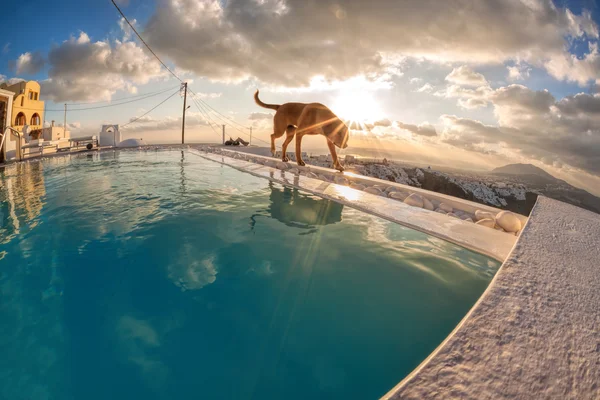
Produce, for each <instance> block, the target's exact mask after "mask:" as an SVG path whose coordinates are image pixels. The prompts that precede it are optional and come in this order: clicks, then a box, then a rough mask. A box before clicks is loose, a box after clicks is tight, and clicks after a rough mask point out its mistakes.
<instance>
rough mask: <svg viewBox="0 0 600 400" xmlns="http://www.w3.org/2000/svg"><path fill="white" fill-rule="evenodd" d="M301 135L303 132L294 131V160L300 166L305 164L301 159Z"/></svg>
mask: <svg viewBox="0 0 600 400" xmlns="http://www.w3.org/2000/svg"><path fill="white" fill-rule="evenodd" d="M302 136H304V133H301V132H299V133H296V162H297V163H298V165H300V166H301V167H303V166H305V165H306V163H305V162H304V160H303V159H302Z"/></svg>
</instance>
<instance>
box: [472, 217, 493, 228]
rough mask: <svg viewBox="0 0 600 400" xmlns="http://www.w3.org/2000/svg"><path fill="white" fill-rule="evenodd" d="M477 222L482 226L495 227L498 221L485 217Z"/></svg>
mask: <svg viewBox="0 0 600 400" xmlns="http://www.w3.org/2000/svg"><path fill="white" fill-rule="evenodd" d="M476 224H477V225H481V226H487V227H488V228H493V227H494V226H496V221H494V220H493V219H491V218H484V219H480V220H479V221H477V222H476Z"/></svg>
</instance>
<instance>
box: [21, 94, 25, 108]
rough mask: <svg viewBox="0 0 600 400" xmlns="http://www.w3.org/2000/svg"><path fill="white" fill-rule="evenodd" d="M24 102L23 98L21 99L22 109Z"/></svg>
mask: <svg viewBox="0 0 600 400" xmlns="http://www.w3.org/2000/svg"><path fill="white" fill-rule="evenodd" d="M24 102H25V96H23V97H21V107H23V103H24Z"/></svg>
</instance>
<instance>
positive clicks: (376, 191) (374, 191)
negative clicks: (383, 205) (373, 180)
mask: <svg viewBox="0 0 600 400" xmlns="http://www.w3.org/2000/svg"><path fill="white" fill-rule="evenodd" d="M365 192H366V193H371V194H376V195H378V196H381V194H382V192H381V190H379V189H377V188H376V187H373V186H369V187H368V188H366V189H365Z"/></svg>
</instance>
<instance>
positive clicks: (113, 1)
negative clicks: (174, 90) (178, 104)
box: [111, 0, 183, 83]
mask: <svg viewBox="0 0 600 400" xmlns="http://www.w3.org/2000/svg"><path fill="white" fill-rule="evenodd" d="M111 1H112V3H113V5H114V6H115V7H116V8H117V11H119V14H121V16H122V17H123V19H124V20H125V22H127V25H129V27H130V28H131V29H132V30H133V31H134V32H135V34H136V35H137V37H138V38H139V39H140V40H141V41H142V43H144V45H145V46H146V47H147V48H148V50H150V53H152V54H153V55H154V57H156V59H157V60H158V61H159V62H160V63H161V64H162V65H163V67H165V68H166V69H167V71H169V72H170V73H171V75H173V76H174V77H175V78H177V80H178V81H179V82H181V83H183V81H182V80H181V79H180V78H179V77H178V76H177V75H175V72H173V71H171V69H169V67H167V65H166V64H165V63H164V62H162V60H161V59H160V58H159V57H158V56H157V55H156V53H155V52H154V51H152V49H151V48H150V46H149V45H148V43H146V42H145V41H144V39H142V36H141V35H140V34H139V33H138V31H136V30H135V28H134V27H133V25H132V24H131V22H129V20H128V19H127V17H126V16H125V14H123V11H121V9H120V8H119V6H118V5H117V3H115V0H111Z"/></svg>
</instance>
